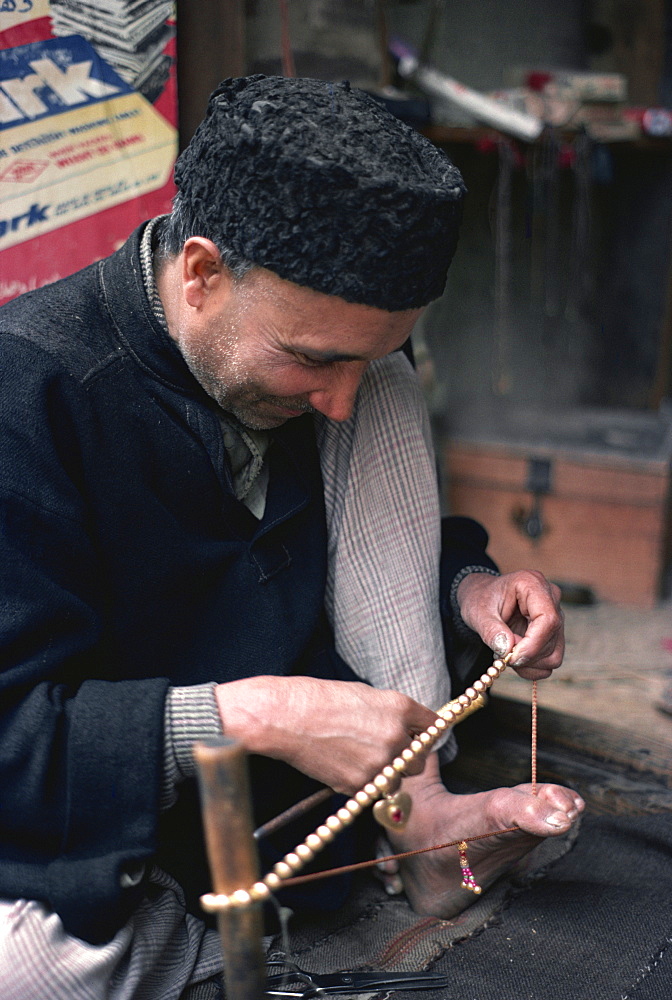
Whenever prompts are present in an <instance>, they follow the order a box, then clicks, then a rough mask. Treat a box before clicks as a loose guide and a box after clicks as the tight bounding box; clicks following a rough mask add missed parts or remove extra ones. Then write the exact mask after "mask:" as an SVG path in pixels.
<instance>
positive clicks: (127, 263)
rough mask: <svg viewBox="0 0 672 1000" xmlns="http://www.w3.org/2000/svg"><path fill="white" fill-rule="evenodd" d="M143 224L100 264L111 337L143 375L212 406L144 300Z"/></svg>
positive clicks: (148, 303)
mask: <svg viewBox="0 0 672 1000" xmlns="http://www.w3.org/2000/svg"><path fill="white" fill-rule="evenodd" d="M146 225H147V223H143V224H142V225H141V226H139V227H138V228H137V229H136V230H135V232H134V233H132V234H131V236H130V237H129V238H128V240H127V241H126V243H124V245H123V246H122V247H120V249H119V250H117V252H116V253H114V254H112V256H110V257H106V258H105V259H104V260H102V261H101V262H100V264H99V275H100V283H101V289H102V298H103V304H104V308H105V309H106V310H107V312H108V315H109V318H110V322H111V324H112V327H113V329H114V335H115V337H116V338H117V340H118V341H119V343H120V344H121V346H122V347H123V349H124V350H125V351H126V353H127V354H129V355H130V356H131V357H132V358H133V360H134V361H135V362H136V364H138V365H139V366H140V368H142V369H143V371H144V372H145V373H146V374H149V375H151V376H153V377H154V378H156V379H158V380H159V381H160V382H163V383H164V385H167V386H168V387H169V388H171V389H173V390H175V391H176V392H181V393H186V394H188V395H190V396H196V397H198V398H200V399H202V400H203V401H209V405H214V404H212V403H211V401H210V397H209V396H208V395H207V393H206V392H205V390H204V389H203V388H202V387H201V386H200V385H199V383H198V382H197V381H196V379H195V378H194V376H193V375H192V374H191V372H190V371H189V368H188V366H187V364H186V362H185V360H184V358H183V357H182V355H181V353H180V351H179V348H178V347H177V345H176V344H175V343H174V341H173V340H172V339H171V338H170V336H169V335H168V333H167V332H166V331H165V330H164V328H163V327H162V325H161V323H160V322H159V321H158V319H157V318H156V316H155V315H154V311H153V309H152V306H151V303H150V301H149V299H148V297H147V292H146V290H145V286H144V283H143V280H142V265H141V263H140V242H141V240H142V234H143V231H144V229H145V226H146Z"/></svg>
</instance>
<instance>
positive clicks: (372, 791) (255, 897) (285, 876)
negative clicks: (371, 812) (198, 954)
mask: <svg viewBox="0 0 672 1000" xmlns="http://www.w3.org/2000/svg"><path fill="white" fill-rule="evenodd" d="M510 658H511V654H510V653H508V654H507V655H506V656H505V657H503V658H502V659H496V660H495V661H494V662H493V664H492V666H490V667H488V669H487V670H486V671H485V673H483V674H481V676H480V677H479V678H478V680H476V681H474V683H473V685H472V686H471V687H468V688H467V689H466V691H465V692H464V694H461V695H460V696H459V698H456V699H454V700H453V701H450V702H448V703H447V704H446V705H444V706H443V707H442V708H440V709H439V710H438V712H437V717H436V719H435V720H434V723H433V725H431V726H429V727H428V728H427V729H426V730H425V732H423V733H420V734H419V736H417V737H416V738H415V739H414V740H412V741H411V743H410V744H409V745H408V746H407V747H406V748H405V749H404V750H402V752H401V753H400V754H399V756H398V757H395V758H394V760H393V761H392V763H391V764H388V765H387V766H386V767H384V768H383V769H382V771H380V772H379V773H378V774H377V775H376V776H375V778H373V780H372V781H370V782H368V783H367V784H366V785H364V787H363V788H361V789H360V790H359V791H358V792H356V793H355V795H353V797H352V798H351V799H349V800H348V801H347V802H346V803H345V804H344V805H343V806H342V807H341V808H340V809H339V810H338V811H337V812H335V813H333V814H332V815H331V816H328V817H327V819H325V821H324V823H322V824H321V825H320V826H318V827H317V829H316V830H315V831H314V832H313V833H310V834H309V835H308V836H307V837H306V839H305V840H304V841H303V842H302V843H300V844H298V845H297V846H296V847H295V848H294V850H293V851H290V852H289V853H288V854H286V855H285V856H284V858H283V859H282V860H281V861H278V863H277V864H276V865H275V866H274V868H273V870H272V871H271V872H269V873H268V874H267V875H266V876H264V878H263V879H262V880H261V881H259V882H255V883H254V885H252V886H250V887H249V888H247V889H243V888H241V889H237V890H236V891H235V892H233V893H231V895H228V896H227V895H224V894H223V893H206V894H205V895H203V896H201V906H202V907H203V909H204V910H205V911H206V912H208V913H217V912H220V911H222V910H226V909H227V908H228V907H231V906H234V907H235V906H249V905H250V904H251V903H256V902H261V901H263V900H266V899H268V898H269V897H270V895H271V893H273V892H275V891H277V890H278V889H280V888H282V886H283V883H285V882H287V881H288V880H289V879H293V878H295V877H296V875H297V874H298V872H300V871H301V869H302V868H303V867H304V866H305V865H306V864H308V863H309V862H310V861H312V860H313V858H314V857H315V855H316V854H318V853H319V852H320V851H321V850H323V848H324V847H325V846H326V845H327V844H328V843H330V842H331V841H332V840H333V839H334V837H336V836H337V835H338V834H339V833H340V832H341V831H342V830H343V829H345V827H346V826H349V825H350V824H351V823H352V822H353V821H354V820H355V819H356V818H357V816H359V814H360V813H361V812H363V810H364V809H366V808H367V807H368V806H370V805H372V804H373V803H374V802H375V801H377V800H378V799H380V798H381V797H382V796H385V795H386V794H387V793H388V792H389V791H390V788H391V787H392V785H393V783H396V781H397V780H398V777H399V775H402V774H403V773H404V771H405V770H406V768H407V766H408V764H410V763H411V761H413V760H414V759H415V758H416V757H418V756H420V755H421V754H425V753H427V752H428V751H429V750H431V748H432V746H433V745H434V743H436V741H437V740H438V738H439V737H440V736H441V735H442V734H443V733H445V732H446V731H447V730H448V729H450V728H451V727H452V726H453V725H455V723H457V722H459V721H460V719H461V718H463V717H464V716H465V714H468V713H469V710H470V709H473V708H474V707H475V706H476V705H477V704H478V703H479V701H480V702H481V703H482V701H483V694H484V693H485V692H486V691H487V690H488V689H489V688H490V687H492V685H493V683H494V682H495V681H496V680H497V678H498V677H499V676H500V675H501V674H502V673H503V671H504V670H505V669H506V666H507V664H508V662H509V660H510ZM497 832H498V833H499V832H503V831H497ZM487 836H490V834H488V835H487ZM465 839H466V840H468V839H470V838H465ZM474 839H477V838H474ZM478 839H481V838H478ZM411 853H415V852H411ZM319 874H320V873H318V877H319Z"/></svg>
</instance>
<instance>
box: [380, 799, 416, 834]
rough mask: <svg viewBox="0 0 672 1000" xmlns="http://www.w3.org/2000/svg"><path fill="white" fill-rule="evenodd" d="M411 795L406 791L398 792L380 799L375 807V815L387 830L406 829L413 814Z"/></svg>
mask: <svg viewBox="0 0 672 1000" xmlns="http://www.w3.org/2000/svg"><path fill="white" fill-rule="evenodd" d="M411 805H412V802H411V796H410V795H407V794H406V792H396V793H395V794H394V795H386V796H385V798H384V799H379V801H378V802H376V804H375V805H374V807H373V815H374V816H375V818H376V820H377V822H378V823H380V825H381V826H384V827H385V828H386V829H387V830H404V829H405V828H406V824H407V823H408V820H409V817H410V815H411Z"/></svg>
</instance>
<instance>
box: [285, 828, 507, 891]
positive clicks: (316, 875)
mask: <svg viewBox="0 0 672 1000" xmlns="http://www.w3.org/2000/svg"><path fill="white" fill-rule="evenodd" d="M519 829H520V827H518V826H507V827H506V829H505V830H491V831H490V833H478V834H476V835H475V836H473V837H460V839H459V840H451V841H449V842H448V843H447V844H434V846H433V847H419V848H417V850H415V851H404V852H403V853H402V854H388V855H386V856H385V857H384V858H370V859H369V860H368V861H358V862H357V863H356V864H354V865H342V866H341V867H340V868H328V869H326V871H322V872H312V873H311V874H310V875H295V876H294V877H293V878H286V879H283V880H282V888H283V889H284V888H285V886H287V885H301V884H302V883H303V882H315V881H317V879H321V878H331V876H332V875H345V874H346V872H355V871H359V870H360V869H361V868H373V867H374V865H381V864H385V862H386V861H400V860H403V858H412V857H413V855H414V854H427V853H428V851H442V850H443V849H444V848H445V847H457V845H458V844H462V843H467V844H470V843H471V842H472V841H474V840H487V838H488V837H497V836H498V835H499V834H500V833H517V832H518V830H519Z"/></svg>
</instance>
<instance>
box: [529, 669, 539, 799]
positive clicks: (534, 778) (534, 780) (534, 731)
mask: <svg viewBox="0 0 672 1000" xmlns="http://www.w3.org/2000/svg"><path fill="white" fill-rule="evenodd" d="M538 708H539V705H538V700H537V682H536V681H532V727H531V728H532V794H533V795H536V794H537V717H538Z"/></svg>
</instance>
